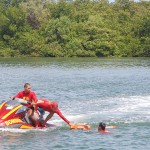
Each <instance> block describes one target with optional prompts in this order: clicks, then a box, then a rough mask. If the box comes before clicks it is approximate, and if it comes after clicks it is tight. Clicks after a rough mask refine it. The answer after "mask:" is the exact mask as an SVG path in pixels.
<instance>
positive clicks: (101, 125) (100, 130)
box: [98, 122, 116, 133]
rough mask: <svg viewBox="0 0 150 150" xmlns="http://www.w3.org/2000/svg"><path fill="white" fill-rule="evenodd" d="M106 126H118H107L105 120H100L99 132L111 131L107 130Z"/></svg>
mask: <svg viewBox="0 0 150 150" xmlns="http://www.w3.org/2000/svg"><path fill="white" fill-rule="evenodd" d="M106 128H116V126H107V127H106V124H105V123H104V122H100V123H99V125H98V132H100V133H111V132H110V131H108V130H106Z"/></svg>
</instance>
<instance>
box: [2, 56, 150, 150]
mask: <svg viewBox="0 0 150 150" xmlns="http://www.w3.org/2000/svg"><path fill="white" fill-rule="evenodd" d="M0 79H1V80H0V89H1V94H0V101H2V100H9V97H10V96H12V95H15V94H16V93H17V92H18V91H20V90H22V89H23V85H24V83H26V82H29V83H31V85H32V90H33V91H35V92H36V94H37V97H38V98H47V99H49V100H52V101H57V102H58V103H59V108H60V109H61V111H62V113H63V114H64V116H65V117H66V118H67V119H68V120H70V121H71V122H73V123H87V124H89V125H90V126H91V127H92V129H91V130H90V131H82V130H70V129H69V127H68V126H67V124H66V123H64V122H63V121H62V120H61V119H60V118H59V117H58V116H57V115H54V117H53V118H52V119H51V120H50V121H49V122H50V123H54V124H56V125H57V126H56V127H53V128H50V129H43V130H40V129H34V130H21V129H7V128H6V129H2V128H1V129H0V149H2V150H9V149H10V150H16V149H18V150H20V149H22V150H28V149H37V150H38V149H39V150H41V149H44V150H49V149H56V150H70V149H71V150H77V149H86V150H87V149H88V150H108V149H109V150H126V149H127V150H132V149H133V150H134V149H136V150H141V149H150V144H149V141H150V135H149V133H150V88H149V85H150V59H149V58H120V59H113V58H71V59H70V58H0ZM100 121H103V122H105V123H106V124H107V125H115V126H117V128H115V129H109V130H110V131H111V132H112V133H111V134H99V133H98V132H97V126H98V123H99V122H100Z"/></svg>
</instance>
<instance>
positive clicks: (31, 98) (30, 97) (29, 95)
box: [12, 83, 37, 126]
mask: <svg viewBox="0 0 150 150" xmlns="http://www.w3.org/2000/svg"><path fill="white" fill-rule="evenodd" d="M15 98H21V99H24V100H26V101H28V102H30V103H32V102H34V103H36V102H37V97H36V94H35V93H34V92H33V91H31V85H30V83H25V85H24V90H23V91H20V92H19V93H18V94H17V95H16V96H14V97H13V98H12V99H13V100H15ZM34 110H35V109H34V106H33V108H32V109H29V110H28V112H27V114H28V116H29V119H30V120H31V122H32V124H33V126H36V123H37V118H36V117H34V113H36V111H34Z"/></svg>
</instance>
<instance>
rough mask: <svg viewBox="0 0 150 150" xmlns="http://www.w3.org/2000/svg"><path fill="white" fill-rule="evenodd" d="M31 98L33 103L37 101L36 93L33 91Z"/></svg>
mask: <svg viewBox="0 0 150 150" xmlns="http://www.w3.org/2000/svg"><path fill="white" fill-rule="evenodd" d="M32 99H33V101H34V103H37V101H38V99H37V97H36V94H35V93H34V92H32Z"/></svg>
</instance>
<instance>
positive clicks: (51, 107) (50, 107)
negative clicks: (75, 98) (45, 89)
mask: <svg viewBox="0 0 150 150" xmlns="http://www.w3.org/2000/svg"><path fill="white" fill-rule="evenodd" d="M36 106H37V107H42V108H43V109H44V110H45V111H48V112H50V113H57V114H58V115H59V117H61V118H62V119H63V120H64V121H65V122H66V123H68V124H69V123H70V121H68V120H67V119H66V118H65V117H64V116H63V115H62V113H61V112H60V110H59V109H58V104H57V103H56V102H50V101H48V100H41V99H40V100H38V101H37V103H36Z"/></svg>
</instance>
